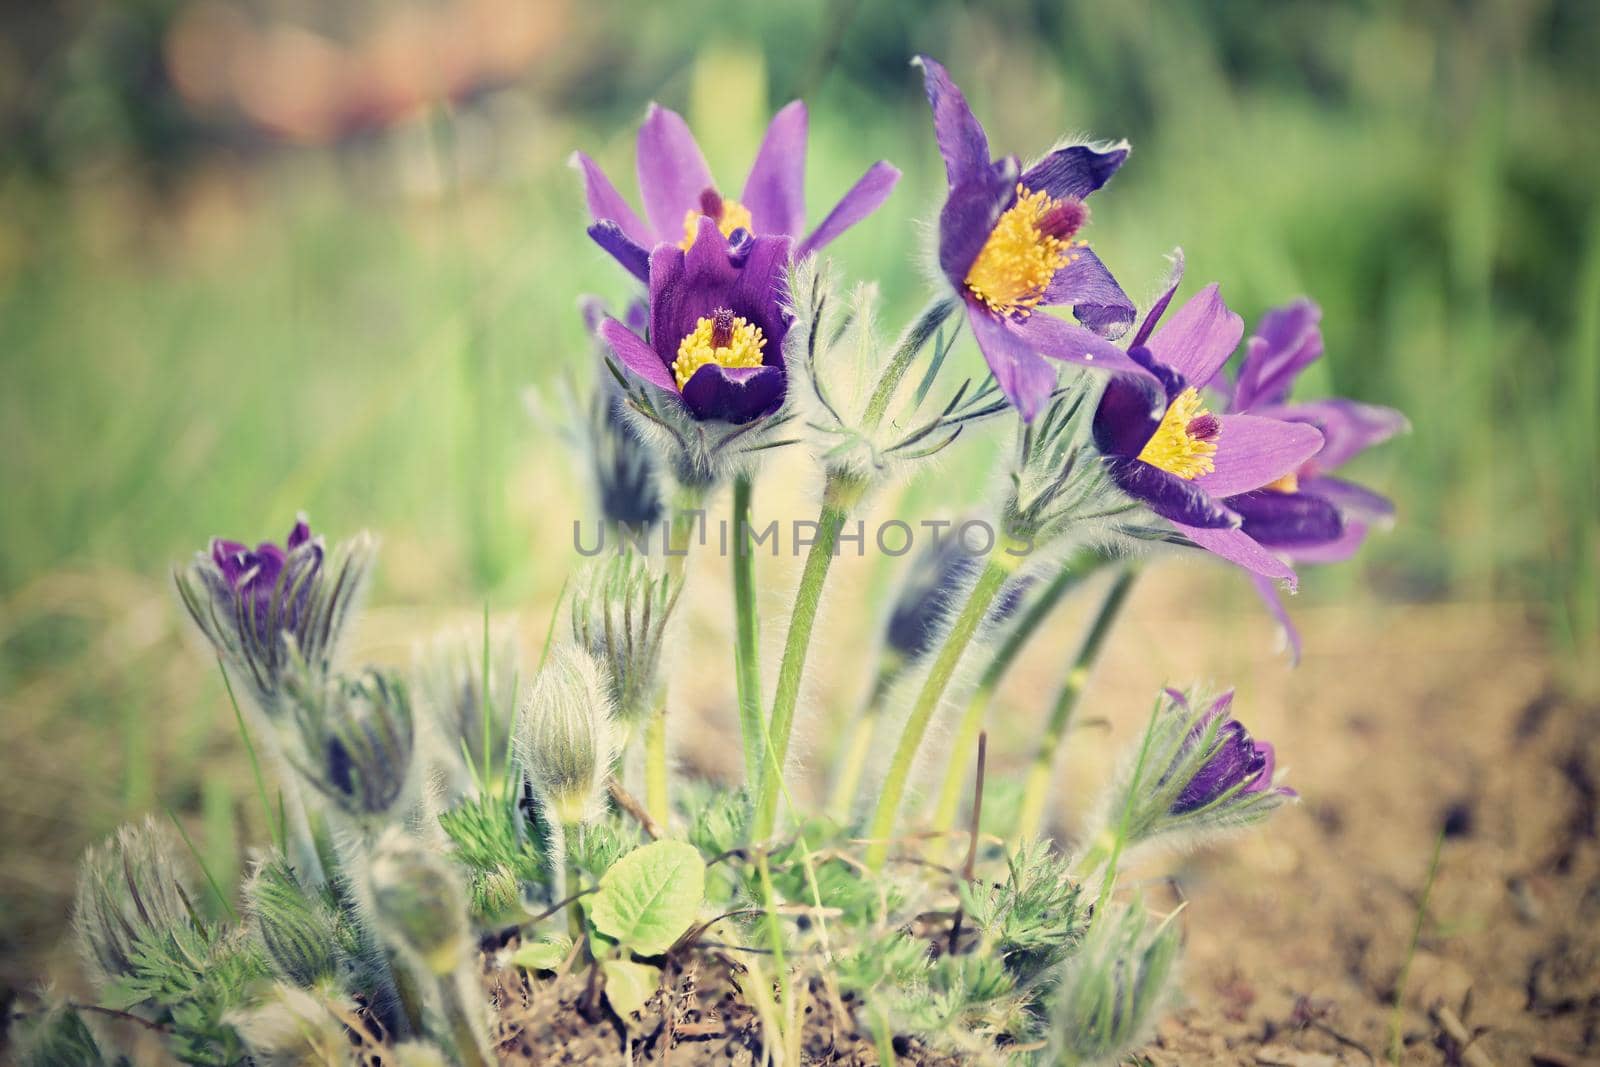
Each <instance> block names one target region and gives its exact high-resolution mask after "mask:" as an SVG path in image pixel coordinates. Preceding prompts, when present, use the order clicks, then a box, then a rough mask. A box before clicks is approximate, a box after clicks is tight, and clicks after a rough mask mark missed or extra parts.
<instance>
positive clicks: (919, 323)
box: [861, 296, 959, 430]
mask: <svg viewBox="0 0 1600 1067" xmlns="http://www.w3.org/2000/svg"><path fill="white" fill-rule="evenodd" d="M958 304H959V301H957V300H956V299H955V298H954V297H949V296H943V297H939V298H938V299H936V300H934V301H933V302H931V303H930V304H929V305H928V306H927V307H925V308H923V309H922V313H921V314H920V315H918V316H917V317H916V319H915V320H913V321H912V323H911V325H910V326H908V327H907V328H906V332H905V334H904V335H903V336H902V337H901V338H900V344H899V346H898V347H897V348H896V349H895V350H894V354H893V355H891V356H890V357H889V362H888V364H887V365H886V366H885V367H884V369H883V374H881V375H880V376H879V377H878V384H877V386H875V387H874V388H873V390H872V396H870V397H869V398H868V399H867V407H866V411H865V412H864V413H863V415H862V417H861V423H862V425H863V426H864V427H865V428H866V429H868V430H875V429H877V428H878V423H880V422H882V421H883V415H884V412H886V411H887V410H888V409H889V401H891V400H893V399H894V392H895V390H896V389H898V388H899V387H900V380H901V379H902V378H904V377H905V376H906V371H907V370H909V369H910V367H911V361H912V360H913V359H916V358H917V353H918V352H921V351H922V349H923V347H924V346H925V345H927V343H928V340H929V339H930V338H931V337H933V335H934V333H935V332H937V330H938V329H939V327H940V326H943V325H944V320H945V319H948V318H949V317H950V316H951V315H952V314H953V313H954V312H955V310H956V307H957V306H958Z"/></svg>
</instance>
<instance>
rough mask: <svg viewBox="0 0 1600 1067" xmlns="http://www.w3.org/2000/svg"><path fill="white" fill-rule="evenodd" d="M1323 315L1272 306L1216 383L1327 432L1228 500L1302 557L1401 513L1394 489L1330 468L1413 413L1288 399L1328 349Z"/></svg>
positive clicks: (1287, 629)
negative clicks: (1234, 365) (1330, 515)
mask: <svg viewBox="0 0 1600 1067" xmlns="http://www.w3.org/2000/svg"><path fill="white" fill-rule="evenodd" d="M1321 318H1322V309H1321V308H1319V307H1318V306H1317V305H1316V304H1315V303H1313V302H1312V301H1310V300H1305V299H1301V300H1297V301H1295V302H1293V303H1291V304H1288V305H1286V306H1284V307H1281V308H1275V309H1273V310H1272V311H1269V312H1267V313H1266V314H1265V315H1264V316H1262V319H1261V324H1260V325H1259V326H1258V327H1257V329H1256V332H1255V334H1254V335H1253V336H1252V337H1251V338H1250V340H1249V343H1248V344H1247V345H1246V348H1245V356H1244V360H1243V361H1242V362H1241V363H1240V365H1239V374H1238V377H1237V379H1236V380H1235V382H1234V383H1233V385H1232V387H1231V389H1230V387H1229V386H1228V385H1227V383H1226V382H1224V381H1220V380H1219V381H1217V382H1216V383H1214V384H1215V386H1216V387H1217V388H1218V389H1219V390H1220V391H1222V392H1223V393H1225V394H1228V393H1231V399H1230V401H1229V405H1228V408H1229V410H1230V411H1232V412H1236V413H1249V414H1252V415H1258V416H1261V417H1265V418H1273V419H1279V420H1282V421H1285V422H1296V423H1303V424H1305V425H1308V426H1314V427H1316V428H1317V429H1318V430H1319V431H1320V432H1321V433H1322V438H1323V443H1322V447H1321V448H1320V449H1319V450H1318V451H1317V452H1316V453H1315V454H1314V455H1312V456H1311V457H1310V458H1308V459H1307V460H1306V461H1305V462H1304V463H1302V464H1300V465H1299V466H1298V467H1297V468H1295V469H1294V470H1292V471H1290V472H1289V473H1288V474H1286V475H1284V476H1283V477H1282V478H1280V479H1278V480H1276V481H1273V482H1271V483H1269V484H1267V485H1265V486H1263V487H1261V488H1259V489H1255V490H1252V491H1251V492H1248V493H1244V494H1241V495H1238V496H1233V497H1229V498H1228V499H1227V500H1226V501H1225V502H1224V503H1225V504H1226V505H1227V507H1228V508H1229V509H1231V510H1232V511H1234V512H1236V513H1237V514H1238V515H1239V517H1240V519H1241V520H1242V525H1241V526H1240V529H1241V530H1242V531H1244V533H1246V534H1248V535H1249V536H1250V537H1251V538H1252V539H1254V540H1255V541H1256V542H1257V543H1259V544H1260V545H1262V546H1263V547H1265V548H1267V549H1269V550H1271V551H1272V552H1274V553H1276V554H1277V555H1279V556H1282V557H1284V558H1285V559H1289V560H1292V561H1295V562H1301V563H1334V562H1339V561H1342V560H1345V559H1348V558H1350V556H1351V555H1353V554H1354V553H1355V551H1356V549H1357V548H1359V547H1360V546H1361V542H1362V541H1363V540H1364V539H1365V538H1366V535H1367V531H1368V529H1369V528H1370V527H1371V526H1372V524H1374V523H1379V522H1386V521H1388V520H1390V519H1391V518H1393V516H1394V505H1393V503H1391V502H1390V501H1389V499H1388V498H1387V497H1384V496H1382V495H1381V494H1379V493H1375V492H1373V491H1372V490H1370V489H1367V488H1365V487H1364V486H1360V485H1356V484H1355V483H1353V482H1349V481H1345V480H1344V479H1342V478H1335V477H1333V476H1331V475H1330V474H1328V473H1327V472H1328V471H1331V470H1336V469H1338V468H1339V467H1340V466H1342V465H1343V464H1345V463H1346V462H1348V461H1349V460H1351V459H1352V458H1354V457H1355V456H1356V455H1358V454H1359V453H1361V452H1364V451H1365V450H1367V449H1368V448H1371V447H1372V446H1373V445H1376V444H1379V443H1381V442H1383V441H1386V440H1388V439H1389V438H1390V437H1393V436H1394V435H1395V434H1397V433H1401V432H1403V431H1404V430H1405V429H1406V428H1407V425H1408V424H1407V422H1406V418H1405V416H1404V415H1402V414H1400V413H1399V412H1398V411H1395V410H1394V409H1392V408H1386V407H1378V406H1376V405H1372V404H1361V403H1357V402H1356V401H1354V400H1345V399H1343V398H1340V397H1332V398H1329V399H1326V400H1317V401H1312V402H1309V403H1301V404H1293V403H1290V402H1289V400H1288V397H1289V392H1290V390H1291V389H1292V388H1293V385H1294V381H1295V379H1296V378H1297V377H1298V376H1299V374H1300V372H1301V371H1303V370H1305V369H1306V367H1308V366H1310V365H1311V364H1312V363H1314V362H1316V360H1317V359H1319V358H1320V357H1321V356H1322V352H1323V342H1322V330H1321V328H1320V327H1319V325H1318V323H1319V322H1320V320H1321ZM1330 508H1331V509H1333V510H1334V511H1335V512H1337V513H1338V515H1339V518H1340V522H1339V525H1338V526H1337V527H1333V526H1331V525H1329V524H1328V523H1327V522H1326V521H1325V515H1326V513H1327V511H1328V509H1330ZM1256 587H1257V590H1258V591H1259V592H1260V594H1261V597H1262V599H1263V600H1265V601H1266V603H1267V606H1268V608H1269V610H1271V611H1272V613H1273V615H1274V616H1275V617H1276V618H1277V620H1278V621H1279V623H1280V624H1282V626H1283V628H1284V633H1285V635H1286V637H1287V638H1288V642H1289V646H1290V649H1291V652H1292V654H1293V656H1294V658H1295V659H1297V660H1298V659H1299V658H1300V637H1299V633H1298V632H1297V631H1296V630H1295V628H1294V625H1293V624H1292V623H1291V621H1290V620H1289V617H1288V613H1287V611H1286V610H1285V608H1284V605H1283V601H1282V600H1281V599H1280V598H1279V596H1278V593H1277V590H1276V589H1274V588H1273V586H1272V584H1271V583H1270V582H1268V581H1265V580H1262V579H1261V578H1260V577H1259V576H1258V577H1257V578H1256Z"/></svg>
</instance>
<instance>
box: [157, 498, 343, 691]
mask: <svg viewBox="0 0 1600 1067" xmlns="http://www.w3.org/2000/svg"><path fill="white" fill-rule="evenodd" d="M373 551H374V545H373V541H372V538H371V537H369V536H368V535H367V534H364V533H363V534H360V535H359V536H357V537H355V538H354V539H352V540H350V541H347V542H345V543H344V544H342V545H340V546H339V547H338V548H337V549H336V550H335V551H334V552H333V553H332V555H331V556H330V555H329V554H328V553H327V551H326V549H325V548H324V545H323V540H322V538H321V537H313V536H312V534H311V527H310V526H309V525H307V523H306V521H305V519H304V518H303V517H302V518H301V519H300V520H299V521H298V522H296V523H295V527H294V529H293V530H291V531H290V532H289V537H288V539H287V540H286V541H285V542H284V544H283V546H282V547H279V546H278V545H276V544H273V543H271V542H268V541H264V542H262V543H261V544H259V545H257V546H256V547H255V548H254V549H251V548H248V547H246V546H245V545H243V544H241V543H239V542H237V541H225V540H222V539H221V538H216V539H214V540H212V542H211V547H210V548H209V550H207V551H205V552H201V553H198V554H197V555H196V556H195V558H194V560H193V562H191V563H190V564H189V566H188V567H187V568H185V569H183V570H181V571H178V572H177V574H176V575H175V576H174V577H175V578H176V581H177V585H178V595H179V596H180V597H182V599H183V604H184V607H185V608H187V609H188V611H189V615H190V616H191V617H192V618H193V619H194V621H195V625H196V626H198V627H199V628H200V632H201V633H203V634H204V635H205V636H206V639H207V640H209V641H210V642H211V644H212V646H213V647H214V648H215V649H216V650H217V654H218V655H219V656H221V657H222V659H223V661H224V662H225V663H226V664H227V665H228V667H229V668H230V669H231V671H232V673H233V674H234V676H235V677H236V678H238V679H239V680H240V681H241V682H242V683H243V684H244V685H245V686H246V687H247V691H248V692H249V693H250V694H251V695H253V696H254V697H255V700H256V703H257V704H259V705H260V707H261V709H262V710H263V711H265V712H266V713H268V714H269V715H275V714H277V712H278V711H279V709H280V707H281V705H282V699H281V698H282V694H283V689H284V682H285V680H286V675H287V674H288V673H289V672H290V671H291V670H292V669H293V667H294V664H295V661H296V660H297V659H298V660H299V661H300V662H302V663H303V664H304V665H305V666H307V667H309V668H311V669H313V670H315V671H317V672H320V673H322V674H326V673H327V672H328V670H329V669H330V668H331V665H332V663H333V659H334V655H335V653H336V651H337V649H338V646H339V640H340V637H341V636H342V635H343V633H344V630H345V628H346V625H347V623H348V621H349V616H350V614H351V611H352V609H353V607H354V605H355V603H356V601H357V600H358V599H359V598H360V595H361V592H362V589H363V586H364V584H365V576H366V573H367V569H368V567H369V565H370V563H371V560H372V555H373Z"/></svg>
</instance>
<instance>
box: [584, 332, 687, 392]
mask: <svg viewBox="0 0 1600 1067" xmlns="http://www.w3.org/2000/svg"><path fill="white" fill-rule="evenodd" d="M600 339H601V340H603V341H605V343H606V344H608V345H610V346H611V351H612V352H614V353H616V356H617V359H619V360H621V361H622V365H623V366H624V367H627V368H628V369H629V370H631V371H632V372H633V373H635V374H637V375H638V376H639V377H641V378H643V379H644V380H645V381H647V382H649V383H650V384H651V385H654V386H656V387H658V388H661V389H665V390H667V391H668V392H671V393H676V392H677V391H678V383H677V382H676V381H674V380H673V377H672V371H671V370H670V369H668V365H667V364H666V363H665V362H664V361H663V360H662V358H661V357H660V356H658V355H657V354H656V350H655V349H653V348H651V347H650V346H649V345H647V344H645V342H644V339H643V338H642V337H639V336H638V335H637V334H635V333H634V332H633V331H632V330H630V329H628V328H627V327H626V326H624V325H623V324H622V323H620V322H618V321H617V320H616V319H614V318H612V317H611V316H609V315H608V316H606V318H605V320H604V321H603V322H601V323H600ZM681 339H682V337H681V335H680V337H679V340H681Z"/></svg>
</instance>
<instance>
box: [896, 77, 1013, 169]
mask: <svg viewBox="0 0 1600 1067" xmlns="http://www.w3.org/2000/svg"><path fill="white" fill-rule="evenodd" d="M911 65H912V66H914V67H921V68H922V84H923V88H924V89H925V90H926V91H927V94H928V106H929V107H930V108H932V109H933V134H934V138H935V139H936V140H937V141H938V142H939V154H940V155H941V156H943V157H944V168H945V173H946V174H947V175H948V176H949V178H950V186H951V188H954V187H955V186H958V185H963V184H965V183H967V182H970V181H974V180H977V179H979V178H981V177H982V176H983V175H982V172H983V171H985V170H987V169H988V166H989V138H988V136H987V135H986V134H985V133H984V132H983V125H982V123H980V122H979V121H978V118H977V116H976V115H974V114H973V113H972V108H970V107H968V106H967V98H966V97H965V96H963V95H962V93H961V90H960V89H958V88H956V83H955V82H953V81H951V80H950V75H949V73H948V72H946V71H945V69H944V67H942V66H940V65H939V63H938V62H937V61H935V60H932V59H929V58H928V57H927V56H917V57H915V58H913V59H912V60H911ZM1013 184H1015V183H1013Z"/></svg>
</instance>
